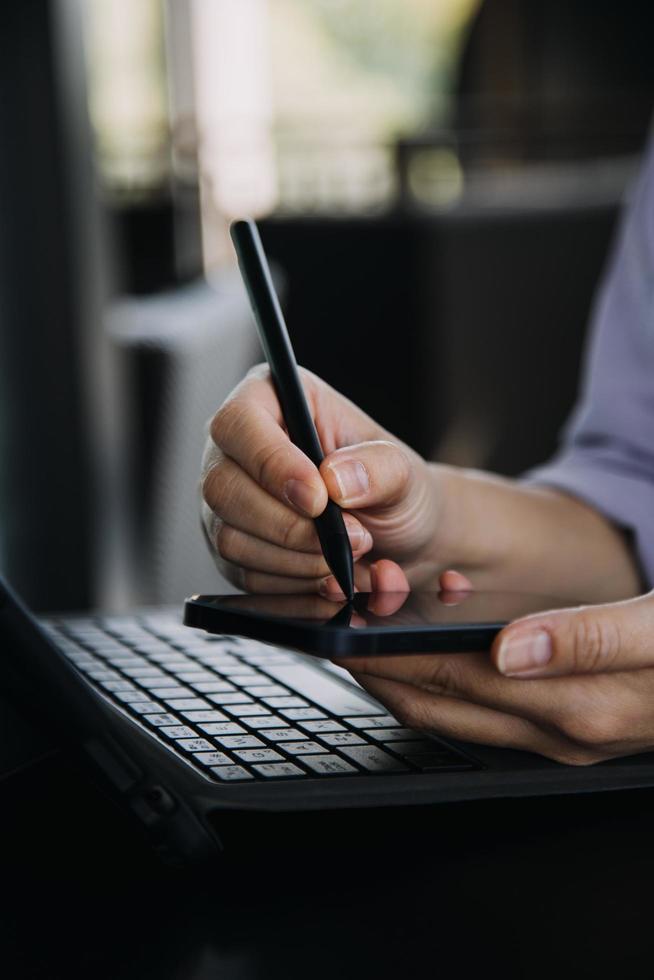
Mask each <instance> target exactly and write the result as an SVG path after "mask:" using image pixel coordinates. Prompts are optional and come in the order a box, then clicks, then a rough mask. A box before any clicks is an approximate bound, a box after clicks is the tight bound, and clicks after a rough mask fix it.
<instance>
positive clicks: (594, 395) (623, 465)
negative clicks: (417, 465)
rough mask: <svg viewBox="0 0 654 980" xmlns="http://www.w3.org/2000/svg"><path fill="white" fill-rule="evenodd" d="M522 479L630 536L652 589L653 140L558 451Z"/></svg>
mask: <svg viewBox="0 0 654 980" xmlns="http://www.w3.org/2000/svg"><path fill="white" fill-rule="evenodd" d="M525 479H526V481H527V482H529V483H538V484H541V485H547V486H551V487H554V488H557V489H560V490H563V491H565V492H567V493H570V494H572V495H573V496H575V497H578V498H579V499H581V500H583V501H585V502H586V503H589V504H591V505H592V506H593V507H595V508H596V509H597V510H598V511H600V512H601V513H602V514H604V515H605V516H606V517H608V518H609V519H610V520H612V521H613V522H614V523H616V524H617V525H619V526H621V527H623V528H625V529H626V530H629V531H630V532H631V533H632V535H633V541H634V546H635V549H636V552H637V555H638V558H639V560H640V564H641V568H642V571H643V574H644V576H645V578H646V579H647V581H648V583H649V586H650V587H652V586H653V585H654V140H652V141H651V142H650V147H649V151H648V153H647V155H646V157H645V162H644V166H643V169H642V171H641V174H640V177H639V180H638V182H637V184H636V187H635V188H634V193H633V195H632V198H631V202H630V204H629V206H628V208H627V210H626V213H625V216H624V218H623V222H622V226H621V229H620V233H619V236H618V239H617V241H616V244H615V246H614V251H613V255H612V258H611V262H610V265H609V269H608V275H607V276H606V278H605V280H604V282H603V284H602V286H601V288H600V290H599V293H598V295H597V298H596V303H595V308H594V314H593V321H592V331H591V342H590V346H589V348H588V350H587V354H586V360H585V367H584V372H583V376H582V385H581V391H580V397H579V400H578V403H577V405H576V407H575V409H574V411H573V413H572V416H571V418H570V419H569V421H568V423H567V424H566V427H565V429H564V433H563V440H562V446H561V450H560V451H559V453H558V454H557V455H556V456H555V457H554V458H553V459H552V460H551V461H550V462H549V463H548V464H546V465H544V466H541V467H539V468H538V469H535V470H532V471H531V472H530V473H528V474H526V476H525Z"/></svg>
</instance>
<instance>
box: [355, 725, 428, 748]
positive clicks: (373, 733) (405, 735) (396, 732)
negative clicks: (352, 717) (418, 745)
mask: <svg viewBox="0 0 654 980" xmlns="http://www.w3.org/2000/svg"><path fill="white" fill-rule="evenodd" d="M366 735H367V736H368V737H369V738H374V739H375V741H376V742H409V741H412V740H413V741H421V740H422V741H425V742H427V745H429V744H430V743H429V741H428V740H427V739H425V736H424V735H421V734H420V732H414V731H413V730H412V729H411V728H401V727H400V728H373V729H372V730H370V731H367V732H366ZM431 744H432V745H433V744H434V743H433V742H432V743H431Z"/></svg>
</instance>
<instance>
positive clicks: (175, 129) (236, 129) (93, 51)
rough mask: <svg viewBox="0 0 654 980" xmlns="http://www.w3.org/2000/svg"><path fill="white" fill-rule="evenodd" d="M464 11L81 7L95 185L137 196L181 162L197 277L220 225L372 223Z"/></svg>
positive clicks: (406, 4)
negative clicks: (303, 218) (292, 219)
mask: <svg viewBox="0 0 654 980" xmlns="http://www.w3.org/2000/svg"><path fill="white" fill-rule="evenodd" d="M478 5H479V0H439V2H438V3H435V2H434V0H166V2H163V0H139V3H137V4H134V3H132V2H130V0H88V6H87V10H88V15H89V16H88V54H89V58H88V60H89V81H90V93H91V97H90V106H91V115H92V120H93V124H94V129H95V133H96V140H97V156H98V162H99V171H100V174H101V177H102V179H103V181H104V184H105V186H107V187H109V188H111V189H112V191H114V192H116V191H118V192H121V193H124V192H129V193H130V194H135V193H136V194H138V193H139V192H147V191H148V190H152V189H153V188H156V187H157V186H160V185H162V184H164V183H165V182H166V181H167V180H168V179H169V178H170V176H171V172H173V173H174V172H175V171H176V170H179V168H180V166H181V167H182V169H183V170H184V173H185V175H186V179H188V176H189V175H194V167H193V164H192V162H191V163H189V161H192V160H193V158H194V157H195V156H197V157H198V162H199V172H200V188H201V200H202V213H203V215H202V216H203V222H202V223H203V237H204V248H205V261H206V263H207V264H208V265H212V264H215V263H217V262H220V261H221V260H223V259H224V257H225V255H226V254H227V252H228V250H227V247H226V236H225V229H226V226H227V222H228V221H229V220H230V219H231V218H232V217H233V216H235V215H240V214H245V213H249V214H254V215H262V214H267V213H270V212H271V211H281V212H285V213H344V212H346V213H353V212H354V213H367V212H375V211H379V210H382V209H384V208H386V207H388V206H389V205H390V204H392V203H393V201H394V200H395V196H396V193H397V186H396V180H397V178H396V174H395V156H394V152H395V149H394V148H395V144H396V141H397V139H398V138H399V137H401V136H402V135H405V134H409V133H415V132H420V131H421V130H423V129H425V130H427V129H433V128H434V127H439V126H441V125H443V124H444V123H446V122H447V120H448V117H449V114H450V102H451V90H452V87H453V78H452V76H453V71H454V68H455V66H456V62H457V58H458V54H459V50H460V47H461V44H462V40H463V34H464V32H465V28H466V27H467V25H468V24H469V22H470V20H471V18H472V16H473V14H474V13H475V11H476V9H477V7H478ZM185 21H186V27H185V24H184V22H185ZM186 32H187V33H188V39H189V40H190V44H189V47H188V51H186V49H185V43H186V41H187V37H186ZM182 90H183V92H182V96H181V97H180V91H182Z"/></svg>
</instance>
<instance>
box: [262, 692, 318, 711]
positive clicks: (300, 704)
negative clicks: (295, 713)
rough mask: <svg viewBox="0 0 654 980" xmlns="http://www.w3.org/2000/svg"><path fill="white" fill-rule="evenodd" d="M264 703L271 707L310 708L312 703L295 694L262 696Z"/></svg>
mask: <svg viewBox="0 0 654 980" xmlns="http://www.w3.org/2000/svg"><path fill="white" fill-rule="evenodd" d="M261 700H262V701H263V703H264V704H267V705H268V706H269V707H270V708H308V707H310V705H309V704H308V702H307V701H305V700H304V698H297V697H294V696H293V695H289V696H287V697H277V698H276V697H265V698H261Z"/></svg>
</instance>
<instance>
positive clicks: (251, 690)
mask: <svg viewBox="0 0 654 980" xmlns="http://www.w3.org/2000/svg"><path fill="white" fill-rule="evenodd" d="M244 690H245V691H247V693H248V694H251V695H252V697H253V698H264V697H283V696H284V695H285V694H290V693H291V692H290V691H289V690H287V688H285V687H280V686H279V684H273V683H272V682H271V683H270V684H263V685H258V686H256V687H246V688H244ZM288 707H289V708H292V707H293V705H288ZM297 707H301V705H297Z"/></svg>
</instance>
